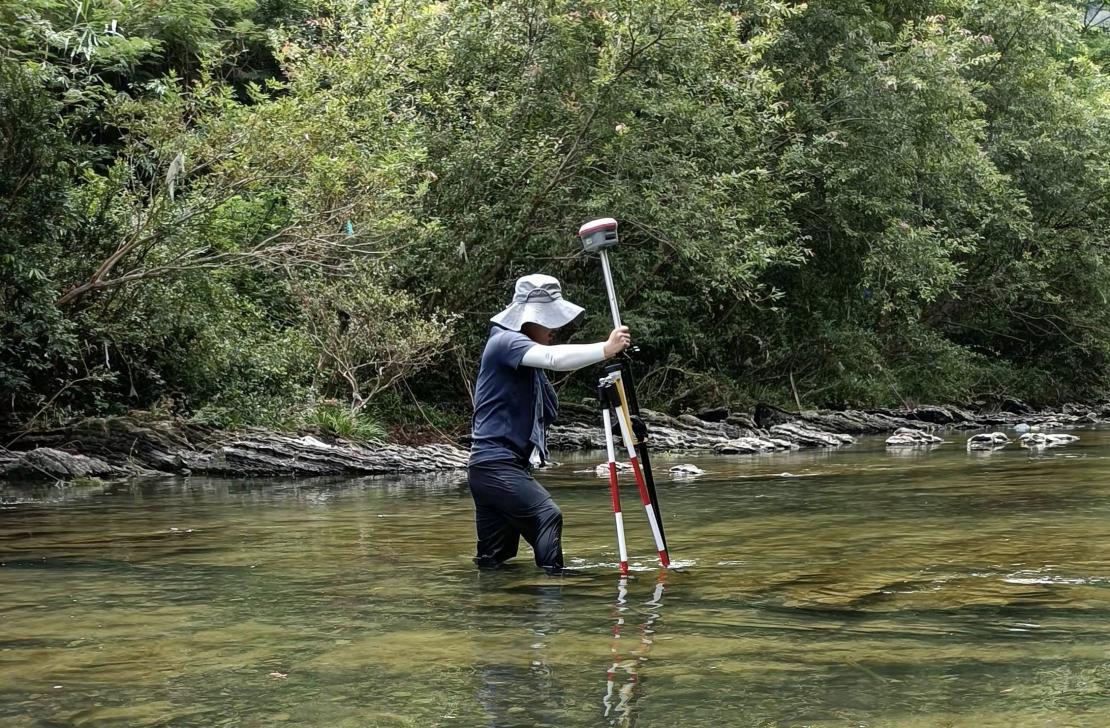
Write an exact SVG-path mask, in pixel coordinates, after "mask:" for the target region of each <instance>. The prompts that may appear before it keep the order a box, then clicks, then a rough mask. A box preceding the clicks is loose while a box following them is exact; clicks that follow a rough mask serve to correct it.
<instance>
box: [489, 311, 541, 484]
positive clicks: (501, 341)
mask: <svg viewBox="0 0 1110 728" xmlns="http://www.w3.org/2000/svg"><path fill="white" fill-rule="evenodd" d="M535 345H536V342H534V341H532V340H531V339H529V338H528V337H527V336H525V335H524V334H522V333H520V332H519V331H509V330H508V329H503V328H501V327H500V326H494V327H493V328H492V329H490V334H489V340H488V341H487V342H486V348H485V351H483V352H482V364H481V367H480V368H479V370H478V383H477V385H476V386H475V387H474V422H473V434H472V442H471V445H470V464H471V465H476V464H478V463H485V462H493V461H512V462H516V463H519V464H521V465H526V464H527V462H528V459H529V455H530V454H531V452H532V449H533V447H537V446H538V447H539V448H540V451H541V453H544V454H546V452H545V451H544V447H543V444H544V443H543V434H544V432H545V431H546V430H547V426H548V425H550V424H551V423H552V422H553V421H554V420H555V415H556V414H557V413H558V411H559V400H558V398H557V397H556V396H555V389H554V388H553V387H552V386H551V382H549V381H548V379H547V375H546V374H544V373H543V371H542V370H540V369H536V368H534V367H528V366H521V364H520V360H521V359H522V358H524V352H526V351H528V350H529V349H530V348H532V347H533V346H535ZM537 398H538V399H537ZM537 440H538V442H537Z"/></svg>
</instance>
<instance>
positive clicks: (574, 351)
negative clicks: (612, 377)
mask: <svg viewBox="0 0 1110 728" xmlns="http://www.w3.org/2000/svg"><path fill="white" fill-rule="evenodd" d="M631 343H632V340H631V338H630V337H629V335H628V327H627V326H621V327H620V328H619V329H613V332H612V333H611V334H609V338H608V339H607V340H606V341H599V342H597V343H596V344H559V345H557V346H545V345H544V344H535V345H533V346H531V347H529V348H528V350H527V351H525V352H524V356H523V357H522V358H521V360H520V363H521V365H523V366H526V367H536V368H537V369H551V370H554V371H557V372H570V371H574V370H575V369H581V368H582V367H585V366H589V365H590V364H597V363H598V362H601V361H605V360H606V359H608V358H610V357H614V356H616V355H617V354H619V353H621V352H622V351H624V350H625V349H626V348H628V346H629V344H631Z"/></svg>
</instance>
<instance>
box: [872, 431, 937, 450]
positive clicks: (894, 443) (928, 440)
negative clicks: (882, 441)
mask: <svg viewBox="0 0 1110 728" xmlns="http://www.w3.org/2000/svg"><path fill="white" fill-rule="evenodd" d="M940 442H944V440H942V439H941V438H939V437H937V436H936V435H932V434H929V433H928V432H923V431H921V430H915V429H913V428H912V427H899V428H898V429H897V430H895V431H894V434H893V435H891V436H890V437H888V438H887V439H886V446H887V447H923V446H928V445H936V444H937V443H940Z"/></svg>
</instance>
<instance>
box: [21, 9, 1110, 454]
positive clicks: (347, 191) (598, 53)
mask: <svg viewBox="0 0 1110 728" xmlns="http://www.w3.org/2000/svg"><path fill="white" fill-rule="evenodd" d="M113 22H114V25H113ZM0 27H2V28H3V29H4V30H5V31H6V33H5V34H4V36H3V39H2V40H0V231H2V232H0V236H2V237H0V244H2V246H3V247H2V248H0V389H2V390H3V391H4V392H5V394H6V399H7V400H8V401H6V402H5V403H4V404H5V405H6V410H10V413H9V414H10V416H11V417H12V418H13V419H21V420H26V419H28V418H30V417H33V416H37V415H39V414H40V413H49V415H50V416H54V417H57V416H62V415H66V414H79V413H86V412H107V411H113V410H119V409H126V408H151V407H160V408H163V409H165V410H167V411H173V412H178V413H185V414H188V415H191V416H194V417H197V418H198V419H201V420H204V421H207V422H212V423H214V424H219V425H221V426H228V427H239V426H246V425H249V424H255V423H264V424H269V425H271V426H280V427H289V428H294V427H296V426H297V425H298V424H300V423H304V422H306V421H310V422H316V423H317V424H318V425H319V426H321V427H325V428H326V429H329V431H332V432H337V433H338V432H340V430H341V429H342V430H344V431H345V432H351V433H354V432H355V431H356V430H357V429H358V428H359V427H361V425H360V424H359V423H360V422H362V421H363V418H366V417H369V416H370V415H369V414H367V413H374V416H376V417H379V418H384V419H386V420H388V421H390V422H392V423H394V424H397V425H399V426H400V427H401V428H403V429H405V430H406V431H407V430H408V429H409V428H410V427H411V426H413V424H414V423H415V422H417V421H423V422H425V423H427V424H428V425H429V426H430V427H433V428H444V429H449V428H453V427H456V426H457V424H458V413H459V412H465V410H466V409H467V407H466V399H467V397H466V392H467V391H468V390H467V387H468V386H469V384H470V383H471V382H472V381H473V377H474V374H475V372H474V362H475V361H476V359H477V357H478V354H479V352H480V348H481V346H482V344H483V342H484V339H485V336H486V331H487V327H488V323H487V319H488V317H489V316H490V315H492V314H493V313H495V312H496V311H497V310H498V309H500V308H501V306H502V305H503V304H504V301H505V299H506V298H507V296H508V293H509V291H510V290H511V286H512V282H513V280H514V279H515V278H516V277H517V276H518V275H521V274H524V273H529V272H535V271H542V272H547V273H551V274H554V275H557V276H559V277H560V278H561V279H562V280H563V281H564V283H565V288H566V291H567V296H568V298H571V299H572V300H575V301H578V302H581V303H583V304H584V305H586V306H587V308H588V310H589V311H590V316H589V317H588V318H587V320H586V322H585V324H584V326H583V327H582V328H580V329H579V330H577V331H576V332H573V333H572V334H571V340H574V341H582V340H588V339H592V340H596V339H598V338H601V337H602V336H603V335H604V334H605V333H606V330H607V328H608V327H607V323H606V322H607V318H608V317H607V316H606V315H605V314H604V312H605V308H606V304H605V298H604V294H603V291H602V287H601V285H600V276H599V272H598V270H597V265H596V263H595V262H594V261H593V260H590V259H588V258H587V257H586V256H584V255H582V254H581V253H580V252H579V251H578V246H577V243H576V241H575V239H574V237H573V232H574V230H575V228H576V227H577V225H579V224H580V223H581V222H583V221H585V220H588V219H590V218H593V217H599V216H604V215H613V216H616V217H618V218H619V219H620V220H621V223H622V244H621V247H620V248H619V249H618V250H617V251H615V252H614V254H613V258H614V264H615V272H616V276H617V287H618V290H619V291H620V293H621V295H622V299H623V300H622V303H623V310H624V313H625V317H626V319H627V322H628V323H629V324H630V325H631V326H632V327H633V330H634V334H635V337H636V339H637V341H638V343H639V344H640V345H641V349H642V352H641V358H642V359H643V360H644V361H645V363H646V364H647V365H648V371H647V372H645V373H644V374H643V375H642V380H641V381H642V383H643V388H644V395H645V399H646V400H647V402H648V403H649V404H654V405H656V406H665V407H669V408H672V409H682V408H685V407H696V406H699V405H700V404H706V403H721V402H722V401H726V400H727V401H731V402H732V403H734V404H750V403H752V401H754V400H756V399H766V400H772V401H774V402H777V403H780V404H787V403H793V402H795V401H799V402H801V403H802V404H803V405H880V404H902V403H914V402H923V401H930V400H932V401H964V400H973V399H984V400H990V399H993V398H998V397H1002V396H1019V397H1024V398H1030V399H1034V400H1036V401H1043V402H1049V401H1058V400H1061V399H1068V398H1093V397H1097V396H1100V395H1102V394H1104V393H1106V392H1107V387H1106V380H1107V377H1108V376H1110V312H1108V308H1107V306H1106V302H1107V291H1108V290H1110V260H1108V259H1107V248H1106V245H1105V242H1104V240H1103V237H1104V231H1105V230H1106V229H1107V223H1108V220H1107V214H1108V212H1107V211H1108V210H1110V205H1108V204H1107V202H1108V199H1107V198H1108V193H1110V169H1108V164H1110V134H1108V133H1107V132H1108V131H1110V129H1108V128H1107V125H1108V120H1110V115H1108V99H1110V94H1108V91H1110V88H1108V86H1107V78H1106V75H1105V72H1104V70H1103V67H1104V65H1105V62H1106V61H1105V59H1106V58H1107V57H1108V56H1107V52H1106V49H1107V47H1108V46H1107V41H1106V38H1105V36H1104V34H1102V33H1101V31H1097V30H1092V29H1085V28H1084V27H1083V13H1082V9H1081V8H1079V7H1078V6H1077V5H1076V4H1074V3H1043V2H1035V1H1034V0H1019V1H1018V2H1014V1H1012V0H930V2H912V3H911V2H902V1H898V2H883V3H877V2H867V1H866V0H836V1H834V0H814V1H813V2H809V3H807V4H799V3H787V2H774V1H771V0H761V1H760V2H754V1H753V2H740V3H724V4H722V3H702V2H688V1H687V0H645V1H644V2H636V3H616V2H611V1H610V0H590V1H588V2H571V1H570V0H542V1H540V2H534V3H528V4H520V3H480V2H475V1H474V0H448V1H447V2H431V1H424V0H418V1H416V2H413V1H412V0H381V1H379V2H374V3H364V2H356V0H268V1H264V0H182V1H181V2H173V3H150V2H139V0H30V1H29V2H28V1H25V0H18V1H17V0H0ZM582 380H583V378H581V377H579V378H578V381H582ZM571 381H572V382H573V381H575V380H573V379H572V380H571ZM569 386H574V385H573V384H571V385H569ZM413 393H415V397H414V395H413ZM319 402H329V403H332V404H328V405H326V406H324V407H321V406H319V405H318V403H319ZM414 413H415V414H414ZM42 416H46V415H45V414H43V415H42ZM329 419H331V420H335V424H334V425H326V424H325V420H329Z"/></svg>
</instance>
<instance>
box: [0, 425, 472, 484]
mask: <svg viewBox="0 0 1110 728" xmlns="http://www.w3.org/2000/svg"><path fill="white" fill-rule="evenodd" d="M59 442H64V443H66V446H65V449H66V451H61V450H60V449H59V448H53V447H51V445H52V444H53V443H59ZM17 444H18V445H19V446H21V447H23V448H25V449H26V450H27V452H26V453H17V455H18V456H19V457H20V458H21V459H24V460H25V459H26V458H27V457H30V458H32V459H31V460H27V462H28V463H33V464H34V465H36V466H41V467H39V468H38V469H34V468H31V469H28V468H26V467H22V468H19V469H17V470H13V468H15V467H16V466H14V465H13V464H12V463H11V462H8V463H7V464H6V465H4V464H3V463H2V462H0V477H16V475H15V474H14V473H19V474H20V476H19V477H25V476H24V474H26V477H31V476H32V474H35V473H37V475H34V476H33V477H38V478H42V477H44V476H46V474H47V473H50V475H49V476H46V477H64V478H70V477H121V476H125V475H143V474H150V473H184V472H190V473H193V474H205V475H227V476H235V477H242V476H247V477H255V476H257V477H261V476H273V475H343V474H358V475H374V474H384V473H421V472H435V471H441V470H457V469H460V468H463V467H465V466H466V462H467V459H468V458H469V453H468V452H467V451H466V450H463V449H460V448H457V447H454V446H452V445H423V446H420V447H408V446H403V445H381V444H376V443H358V442H351V441H347V440H343V439H338V438H329V437H326V436H322V435H304V436H300V437H296V436H290V435H282V434H278V433H273V432H267V431H264V430H247V431H244V432H241V433H225V432H219V431H217V430H212V429H209V428H203V427H197V426H195V425H191V424H189V423H183V422H180V421H176V420H159V421H145V420H141V419H138V418H134V417H112V418H98V419H90V420H82V421H80V422H77V423H75V424H73V425H70V426H69V427H66V428H58V429H55V430H49V431H45V432H38V433H27V434H24V435H21V436H20V438H19V439H18V440H17ZM70 450H73V451H79V452H80V453H82V454H81V455H74V454H72V453H71V452H68V451H70ZM36 453H37V454H36ZM36 458H37V459H36ZM9 471H11V472H9ZM62 473H65V474H64V475H63V474H62Z"/></svg>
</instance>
